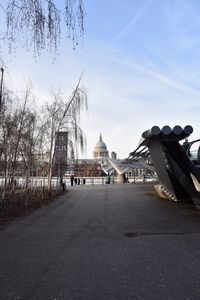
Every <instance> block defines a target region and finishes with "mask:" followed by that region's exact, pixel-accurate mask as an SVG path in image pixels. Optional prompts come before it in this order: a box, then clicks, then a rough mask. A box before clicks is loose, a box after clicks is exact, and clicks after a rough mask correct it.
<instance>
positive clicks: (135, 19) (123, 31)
mask: <svg viewBox="0 0 200 300" xmlns="http://www.w3.org/2000/svg"><path fill="white" fill-rule="evenodd" d="M146 9H147V6H144V7H142V8H140V10H139V11H138V12H137V13H136V15H134V16H133V18H132V19H131V20H130V21H129V22H128V23H127V24H126V26H125V27H124V28H122V29H121V30H120V31H119V32H118V33H117V35H116V36H115V37H114V38H113V41H116V40H119V39H120V38H122V37H123V36H125V35H126V34H127V33H128V32H129V31H130V30H131V29H132V28H133V27H134V26H135V25H136V24H137V23H138V22H139V21H140V19H141V18H142V16H143V15H144V13H145V11H146Z"/></svg>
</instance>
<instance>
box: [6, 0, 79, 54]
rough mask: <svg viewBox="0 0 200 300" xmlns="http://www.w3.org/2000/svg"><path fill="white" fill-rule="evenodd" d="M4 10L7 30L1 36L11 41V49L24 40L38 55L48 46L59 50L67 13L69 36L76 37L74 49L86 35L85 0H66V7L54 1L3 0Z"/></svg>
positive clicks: (73, 39) (23, 44) (56, 50)
mask: <svg viewBox="0 0 200 300" xmlns="http://www.w3.org/2000/svg"><path fill="white" fill-rule="evenodd" d="M0 9H1V10H2V11H3V12H4V13H5V15H6V22H7V30H6V32H5V35H4V36H3V37H1V38H2V40H4V41H5V40H6V41H7V43H8V46H9V50H10V52H12V51H13V49H15V48H16V47H17V45H18V44H19V43H20V44H21V45H22V46H23V47H26V48H28V49H30V48H33V49H34V54H35V55H36V56H37V55H40V54H41V52H42V50H44V49H47V50H49V51H50V52H52V53H53V54H55V53H57V52H58V47H59V41H60V36H61V28H62V16H63V14H64V20H63V22H64V23H65V27H66V37H67V38H69V39H71V40H72V44H73V48H74V49H75V48H76V47H77V46H78V45H79V41H80V40H82V38H83V35H84V19H85V9H84V4H83V1H82V0H65V3H63V7H59V6H58V5H56V4H55V3H54V1H53V0H44V1H42V0H8V3H7V7H3V5H2V4H1V3H0Z"/></svg>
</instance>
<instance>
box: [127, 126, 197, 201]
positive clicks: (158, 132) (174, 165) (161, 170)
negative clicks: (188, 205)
mask: <svg viewBox="0 0 200 300" xmlns="http://www.w3.org/2000/svg"><path fill="white" fill-rule="evenodd" d="M192 132H193V128H192V126H190V125H187V126H185V127H183V128H182V127H181V126H179V125H176V126H174V127H173V128H171V127H169V126H164V127H163V128H160V127H158V126H153V127H152V128H151V129H149V130H147V131H145V132H143V133H142V136H141V139H140V141H139V146H138V147H137V149H135V150H134V151H133V152H131V153H130V156H129V157H128V159H127V160H128V161H135V160H137V161H138V162H140V163H142V164H143V168H144V169H145V168H146V169H147V170H148V169H149V167H150V166H151V168H153V169H154V170H155V171H156V173H157V175H158V178H159V181H160V184H159V185H156V186H155V188H156V191H157V193H158V195H159V196H160V197H162V198H167V199H170V200H174V201H192V202H193V203H194V204H195V205H197V206H199V205H200V184H199V183H200V147H199V148H198V150H197V151H196V155H195V156H194V155H193V153H192V151H191V150H190V149H191V146H192V145H193V144H194V143H196V142H199V141H200V139H198V140H195V141H192V142H188V140H187V138H188V137H189V136H190V135H191V133H192ZM184 139H185V143H183V144H182V145H181V144H180V141H182V140H184Z"/></svg>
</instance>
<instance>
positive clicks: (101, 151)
mask: <svg viewBox="0 0 200 300" xmlns="http://www.w3.org/2000/svg"><path fill="white" fill-rule="evenodd" d="M93 154H94V158H97V157H108V150H107V147H106V144H105V143H104V142H103V141H102V136H101V134H100V138H99V141H98V143H97V144H96V146H95V147H94V151H93Z"/></svg>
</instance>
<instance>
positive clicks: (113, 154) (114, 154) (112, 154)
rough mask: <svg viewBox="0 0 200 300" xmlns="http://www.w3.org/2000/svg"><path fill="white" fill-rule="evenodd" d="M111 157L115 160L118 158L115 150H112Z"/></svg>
mask: <svg viewBox="0 0 200 300" xmlns="http://www.w3.org/2000/svg"><path fill="white" fill-rule="evenodd" d="M111 158H112V159H114V160H116V159H117V154H116V152H114V151H112V152H111Z"/></svg>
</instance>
